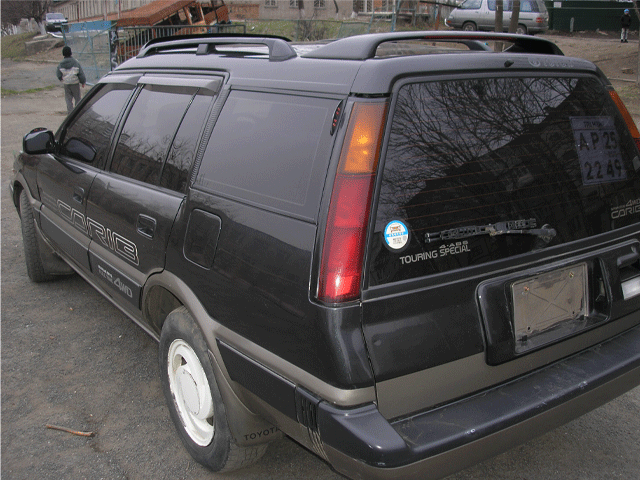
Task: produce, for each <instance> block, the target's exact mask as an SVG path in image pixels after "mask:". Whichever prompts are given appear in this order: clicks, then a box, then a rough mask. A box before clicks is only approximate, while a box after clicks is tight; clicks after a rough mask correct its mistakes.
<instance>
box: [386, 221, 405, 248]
mask: <svg viewBox="0 0 640 480" xmlns="http://www.w3.org/2000/svg"><path fill="white" fill-rule="evenodd" d="M384 242H385V243H386V245H387V247H388V248H389V249H390V250H391V251H394V252H400V251H402V250H404V248H405V247H406V246H407V245H408V244H409V229H408V228H407V226H406V225H405V224H404V223H402V222H401V221H400V220H392V221H391V222H389V223H387V226H386V227H384Z"/></svg>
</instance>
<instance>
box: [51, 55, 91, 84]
mask: <svg viewBox="0 0 640 480" xmlns="http://www.w3.org/2000/svg"><path fill="white" fill-rule="evenodd" d="M56 75H57V76H58V80H61V81H62V83H64V84H65V85H73V84H76V83H81V84H82V85H84V84H85V83H87V79H86V77H85V76H84V72H83V71H82V67H81V66H80V64H79V63H78V61H77V60H76V59H75V58H73V57H66V58H65V59H64V60H62V61H61V62H60V64H59V65H58V68H57V69H56Z"/></svg>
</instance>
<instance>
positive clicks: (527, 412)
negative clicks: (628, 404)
mask: <svg viewBox="0 0 640 480" xmlns="http://www.w3.org/2000/svg"><path fill="white" fill-rule="evenodd" d="M637 385H640V326H637V327H635V328H633V329H631V330H628V331H627V332H625V333H623V334H621V335H619V336H617V337H614V338H612V339H610V340H607V341H606V342H604V343H602V344H599V345H596V346H594V347H592V348H590V349H587V350H584V351H582V352H580V353H578V354H576V355H574V356H572V357H569V358H566V359H564V360H562V361H560V362H557V363H554V364H552V365H549V366H547V367H545V368H543V369H540V370H538V371H535V372H533V373H530V374H528V375H526V376H524V377H521V378H519V379H517V380H514V381H511V382H508V383H506V384H503V385H501V386H499V387H496V388H493V389H491V390H489V391H485V392H482V393H480V394H477V395H474V396H471V397H469V398H466V399H463V400H461V401H459V402H456V403H454V404H451V405H447V406H444V407H441V408H438V409H435V410H432V411H428V412H424V413H420V414H417V415H414V416H412V417H409V418H405V419H402V420H398V421H393V422H388V421H387V420H386V419H385V418H384V417H382V415H381V414H380V413H379V412H378V410H377V408H376V406H375V405H373V404H371V405H366V406H362V407H359V408H355V409H348V410H344V409H338V408H335V407H333V406H331V405H329V404H327V403H326V402H319V404H318V406H317V408H318V413H317V432H318V434H319V437H320V440H321V442H322V445H323V449H324V453H325V454H326V458H327V459H328V460H329V462H330V463H331V464H332V465H333V466H334V467H335V468H336V469H337V470H338V471H340V472H342V473H344V474H345V475H347V476H349V477H351V478H356V479H358V478H361V479H376V478H378V479H391V478H402V479H412V478H415V479H427V478H440V477H442V476H445V475H448V474H451V473H453V472H455V471H459V470H462V469H464V468H466V467H468V466H470V465H473V464H474V463H477V462H479V461H481V460H483V459H485V458H488V457H491V456H493V455H496V454H498V453H500V452H502V451H505V450H508V449H509V448H512V447H513V446H515V445H516V444H518V443H521V442H524V441H527V440H529V439H531V438H534V437H536V436H538V435H540V434H543V433H545V432H547V431H549V430H551V429H553V428H555V427H558V426H560V425H562V424H564V423H566V422H568V421H570V420H573V419H574V418H577V417H579V416H580V415H583V414H585V413H587V412H589V411H590V410H593V409H594V408H597V407H599V406H601V405H603V404H605V403H607V402H608V401H610V400H612V399H614V398H616V397H617V396H619V395H621V394H623V393H625V392H626V391H628V390H631V389H632V388H634V387H636V386H637Z"/></svg>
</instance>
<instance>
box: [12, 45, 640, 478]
mask: <svg viewBox="0 0 640 480" xmlns="http://www.w3.org/2000/svg"><path fill="white" fill-rule="evenodd" d="M547 38H550V39H551V40H552V41H555V42H556V43H558V45H559V46H560V47H561V49H563V50H564V51H565V52H566V53H567V54H569V55H575V56H580V57H583V58H589V59H591V60H594V61H596V62H597V63H598V65H599V66H600V67H601V68H602V69H603V70H604V71H605V73H606V74H607V75H608V76H609V77H610V78H612V79H614V84H615V86H616V88H617V90H618V91H619V92H620V93H621V95H622V96H623V98H624V99H625V102H626V103H627V107H628V108H629V110H630V111H631V113H632V115H633V116H634V118H635V119H636V123H638V124H640V95H639V90H638V87H637V86H636V85H635V83H634V81H635V79H636V76H635V72H636V71H637V64H638V61H637V53H638V43H637V36H636V37H634V38H633V39H632V41H631V42H630V43H629V44H620V43H619V40H618V39H617V37H616V35H615V34H610V35H607V36H605V35H599V34H596V35H591V36H585V35H574V36H547ZM60 58H61V55H60V52H59V49H58V50H54V51H50V52H46V53H44V54H40V55H38V56H37V57H34V58H31V59H30V61H28V62H20V63H15V62H7V61H5V60H3V61H2V73H1V77H2V87H3V89H9V90H14V91H22V92H24V91H25V90H28V89H33V88H42V87H47V86H49V85H52V86H54V88H53V89H52V90H44V91H43V90H40V91H36V92H32V93H20V94H12V95H7V96H3V97H2V119H1V129H2V152H1V153H2V160H1V193H2V197H1V198H2V204H1V211H2V217H1V231H2V237H1V239H2V245H1V246H2V259H1V262H2V265H1V282H2V297H1V315H2V322H1V328H2V331H1V335H2V345H1V347H2V380H1V381H2V385H1V387H2V390H1V395H2V412H1V413H2V425H1V427H2V430H1V432H2V438H1V449H2V467H1V472H0V473H1V476H2V478H3V479H27V478H29V479H32V478H38V479H52V480H54V479H55V480H58V479H61V478H65V479H85V478H86V479H109V480H110V479H172V480H173V479H220V480H222V479H229V480H231V479H234V480H235V479H247V480H253V479H255V480H257V479H279V480H293V479H306V478H314V480H328V479H338V478H342V477H340V476H339V475H337V474H336V473H334V472H332V471H331V470H330V469H329V468H328V467H327V465H326V464H325V463H323V462H322V461H321V460H319V459H318V458H317V457H315V456H314V455H312V454H311V453H309V452H307V451H306V450H305V449H303V448H302V447H300V446H298V445H297V444H295V443H294V442H292V441H291V440H289V439H283V440H280V441H277V442H275V443H273V444H272V445H271V446H270V448H269V449H268V451H267V453H266V455H265V457H264V458H263V460H262V461H260V462H259V463H258V464H256V465H254V466H252V467H250V468H247V469H244V470H241V471H238V472H234V473H230V474H225V475H217V474H213V473H211V472H209V471H207V470H206V469H204V468H203V467H201V466H200V465H198V464H196V463H195V462H194V461H192V460H191V458H190V457H189V456H188V454H187V453H186V452H185V450H184V449H183V448H182V445H181V444H180V440H179V438H178V436H177V435H176V433H175V432H174V428H173V425H172V424H171V421H170V420H169V415H168V411H167V409H166V407H165V405H164V400H163V397H162V392H161V387H160V381H159V375H158V367H157V346H156V344H155V342H154V341H153V340H152V339H151V338H149V337H148V336H147V335H146V334H144V333H143V332H142V331H141V330H140V329H139V328H138V327H136V326H135V325H134V324H133V323H131V322H130V321H129V320H128V319H127V318H125V317H124V315H122V314H121V313H120V312H119V311H118V310H117V309H115V308H114V307H113V306H112V305H111V304H110V303H109V302H107V301H106V300H105V299H103V298H102V297H101V296H99V295H98V294H97V293H96V292H95V291H94V290H93V289H92V288H90V287H89V286H88V285H87V284H86V283H85V282H84V281H82V280H81V279H80V278H79V277H77V276H74V277H70V278H65V279H61V280H59V281H56V282H52V283H45V284H33V283H30V282H29V280H28V278H27V275H26V268H25V266H24V261H23V250H22V237H21V234H20V228H19V219H18V215H17V214H16V212H15V208H14V207H13V205H12V204H11V201H10V199H9V194H8V188H7V184H8V181H9V179H10V177H11V167H12V163H13V156H14V154H15V153H16V152H18V151H19V150H20V148H21V139H22V135H23V134H24V133H26V132H27V131H28V130H30V129H31V128H33V127H36V126H44V127H48V128H50V129H54V130H55V129H56V128H57V127H58V125H59V124H60V123H61V122H62V120H63V119H64V116H65V103H64V97H63V93H62V88H61V87H60V86H59V85H58V84H57V80H56V79H55V77H54V72H53V70H54V68H55V64H56V63H57V62H58V60H59V59H60ZM623 68H632V69H633V70H634V74H625V73H623V72H622V69H623ZM47 424H53V425H59V426H64V427H67V428H71V429H74V430H79V431H87V432H93V433H95V436H93V437H81V436H77V435H72V434H69V433H65V432H61V431H57V430H51V429H47V428H46V425H47ZM639 446H640V388H636V389H635V390H632V391H631V392H629V393H627V394H626V395H623V396H622V397H620V398H618V399H617V400H615V401H613V402H611V403H609V404H608V405H606V406H604V407H601V408H599V409H597V410H595V411H594V412H592V413H590V414H588V415H585V416H583V417H581V418H580V419H578V420H576V421H573V422H571V423H569V424H567V425H566V426H564V427H561V428H559V429H557V430H555V431H553V432H550V433H548V434H546V435H544V436H542V437H539V438H537V439H535V440H533V441H530V442H528V443H526V444H524V445H521V446H518V447H515V448H514V449H512V450H511V451H509V452H506V453H504V454H502V455H500V456H498V457H495V458H493V459H490V460H487V461H485V462H483V463H481V464H479V465H477V466H475V467H472V468H470V469H468V470H466V471H464V472H461V473H459V474H457V475H455V476H452V477H450V480H454V479H455V480H469V479H486V480H488V479H492V480H494V479H527V480H543V479H544V480H547V479H550V478H554V479H563V480H565V479H566V480H570V479H576V480H578V479H580V480H596V479H597V480H601V479H610V478H622V479H631V478H638V472H640V455H638V453H639V450H640V448H639Z"/></svg>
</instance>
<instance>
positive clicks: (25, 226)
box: [20, 190, 56, 283]
mask: <svg viewBox="0 0 640 480" xmlns="http://www.w3.org/2000/svg"><path fill="white" fill-rule="evenodd" d="M20 227H21V229H22V245H23V246H24V261H25V263H26V265H27V274H28V275H29V278H30V279H31V281H32V282H35V283H41V282H48V281H51V280H53V279H55V278H56V276H55V275H53V274H51V273H50V272H49V271H47V269H46V268H45V266H44V264H43V262H42V257H41V256H40V245H39V242H38V232H37V231H36V223H35V220H34V218H33V209H32V208H31V203H30V202H29V196H28V195H27V192H26V190H23V191H22V192H20Z"/></svg>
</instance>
